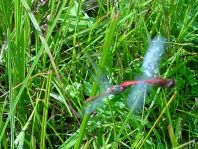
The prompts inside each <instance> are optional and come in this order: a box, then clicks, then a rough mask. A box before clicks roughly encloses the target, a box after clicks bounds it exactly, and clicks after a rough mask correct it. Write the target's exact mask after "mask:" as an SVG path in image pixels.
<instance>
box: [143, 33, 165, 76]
mask: <svg viewBox="0 0 198 149" xmlns="http://www.w3.org/2000/svg"><path fill="white" fill-rule="evenodd" d="M165 41H166V40H165V39H164V38H162V37H159V36H157V37H155V38H154V39H153V40H152V41H151V43H150V46H149V48H148V50H147V52H146V54H145V57H144V60H143V64H142V71H143V76H142V79H147V78H151V77H154V76H156V75H157V73H158V63H159V60H160V58H161V56H162V54H163V52H164V46H165Z"/></svg>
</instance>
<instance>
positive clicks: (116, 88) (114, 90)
mask: <svg viewBox="0 0 198 149" xmlns="http://www.w3.org/2000/svg"><path fill="white" fill-rule="evenodd" d="M145 83H146V84H151V85H155V86H158V87H174V86H175V81H174V80H173V79H164V78H160V77H158V78H153V79H148V80H135V81H125V82H122V83H121V84H119V85H113V86H111V87H109V88H108V89H107V91H106V92H104V93H101V94H99V95H97V96H92V97H89V98H87V99H86V101H85V102H90V101H92V100H94V99H97V98H98V97H102V96H108V95H110V94H118V93H121V92H123V91H124V90H125V89H126V88H128V87H130V86H134V85H138V84H145Z"/></svg>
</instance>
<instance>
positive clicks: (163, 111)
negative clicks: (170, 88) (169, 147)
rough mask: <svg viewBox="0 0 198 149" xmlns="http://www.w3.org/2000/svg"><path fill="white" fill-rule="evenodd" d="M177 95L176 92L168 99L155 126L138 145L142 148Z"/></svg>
mask: <svg viewBox="0 0 198 149" xmlns="http://www.w3.org/2000/svg"><path fill="white" fill-rule="evenodd" d="M175 96H176V92H175V93H174V94H173V95H172V97H171V98H170V100H169V101H168V103H167V104H166V106H165V107H164V109H163V110H162V112H161V113H160V115H159V116H158V118H157V120H156V121H155V123H154V124H153V126H152V127H151V129H150V130H149V132H148V133H147V135H146V137H145V138H144V140H143V141H142V142H141V141H140V142H139V145H137V147H138V148H142V147H143V145H144V143H145V142H146V140H147V139H148V137H149V136H150V134H151V132H152V131H153V129H154V128H155V126H156V125H157V123H158V122H159V120H160V119H161V117H162V115H163V114H164V113H165V112H166V110H167V109H168V107H169V105H170V104H171V102H172V101H173V99H174V98H175ZM140 143H141V144H140Z"/></svg>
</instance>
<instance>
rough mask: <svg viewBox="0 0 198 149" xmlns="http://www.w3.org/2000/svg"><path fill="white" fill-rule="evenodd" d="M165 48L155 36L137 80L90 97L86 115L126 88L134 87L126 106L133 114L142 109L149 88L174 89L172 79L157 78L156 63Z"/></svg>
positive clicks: (158, 37) (163, 41) (123, 83)
mask: <svg viewBox="0 0 198 149" xmlns="http://www.w3.org/2000/svg"><path fill="white" fill-rule="evenodd" d="M164 46H165V39H164V38H162V37H160V36H156V37H155V38H154V39H153V40H152V41H151V42H150V46H149V48H148V50H147V52H146V55H145V57H144V59H143V64H142V74H141V75H140V76H139V77H138V79H137V80H129V81H124V82H122V83H120V84H118V85H113V86H110V87H109V88H107V89H106V91H104V92H102V93H100V94H99V95H96V96H91V97H89V98H87V99H86V101H85V102H86V103H89V104H88V106H87V107H86V110H85V112H86V113H89V114H90V113H92V112H93V111H95V109H96V108H97V107H98V106H100V105H102V104H103V103H104V98H105V97H107V96H109V95H115V94H120V93H122V92H124V91H125V90H126V89H127V88H129V87H131V86H134V87H133V88H132V90H131V92H130V93H129V97H128V106H129V107H130V108H131V110H132V111H134V112H139V111H141V109H142V106H143V103H144V100H143V99H144V96H145V92H146V93H147V92H149V90H150V88H151V86H158V87H174V86H175V80H174V79H165V78H162V77H157V72H158V63H159V60H160V58H161V56H162V54H163V51H164Z"/></svg>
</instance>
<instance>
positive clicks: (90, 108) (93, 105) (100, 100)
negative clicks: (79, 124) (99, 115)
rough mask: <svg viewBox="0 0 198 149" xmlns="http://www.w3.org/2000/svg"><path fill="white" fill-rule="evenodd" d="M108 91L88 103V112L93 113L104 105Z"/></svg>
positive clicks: (86, 110) (86, 111)
mask: <svg viewBox="0 0 198 149" xmlns="http://www.w3.org/2000/svg"><path fill="white" fill-rule="evenodd" d="M108 95H109V94H108V93H105V94H102V95H100V96H98V97H97V98H96V99H94V100H92V101H91V102H88V103H87V107H86V108H85V113H86V114H91V113H93V112H94V111H95V110H96V109H97V108H98V107H100V106H102V105H103V103H104V102H105V97H106V96H108Z"/></svg>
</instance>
